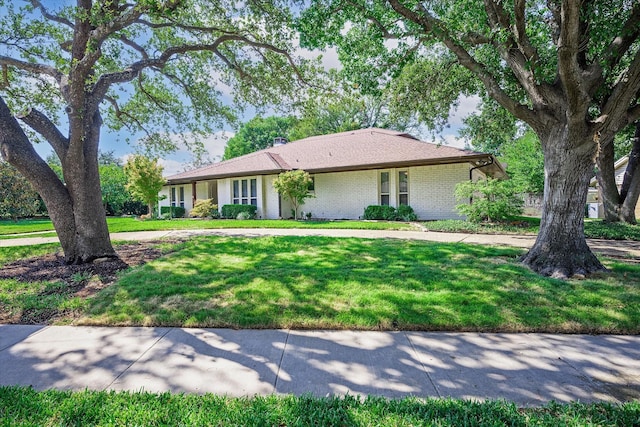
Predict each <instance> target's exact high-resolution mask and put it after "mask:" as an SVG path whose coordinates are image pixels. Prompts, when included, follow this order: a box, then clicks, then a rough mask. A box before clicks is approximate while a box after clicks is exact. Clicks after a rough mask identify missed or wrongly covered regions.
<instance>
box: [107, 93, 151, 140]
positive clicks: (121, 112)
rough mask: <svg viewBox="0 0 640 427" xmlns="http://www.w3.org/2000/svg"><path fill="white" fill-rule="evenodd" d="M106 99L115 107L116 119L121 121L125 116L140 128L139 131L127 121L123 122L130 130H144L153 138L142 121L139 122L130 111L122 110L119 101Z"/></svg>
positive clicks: (110, 98) (111, 98)
mask: <svg viewBox="0 0 640 427" xmlns="http://www.w3.org/2000/svg"><path fill="white" fill-rule="evenodd" d="M104 99H105V100H106V101H107V102H109V103H110V104H111V105H112V106H113V109H114V111H115V114H116V118H118V119H119V118H120V117H121V116H124V117H126V118H128V119H130V120H131V121H132V122H134V123H135V124H136V126H137V127H138V128H137V129H135V128H134V127H132V126H130V125H129V124H128V123H127V122H126V121H123V123H124V124H125V125H126V126H127V127H128V128H129V129H132V130H142V131H143V132H144V133H145V134H146V135H147V136H151V132H150V131H149V130H148V129H147V128H146V127H145V126H144V124H143V123H141V122H140V120H138V118H137V117H135V116H134V115H132V114H131V113H129V112H128V111H125V110H121V109H120V106H119V105H118V101H117V100H116V99H115V98H113V97H111V96H105V97H104Z"/></svg>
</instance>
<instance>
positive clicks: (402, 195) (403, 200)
mask: <svg viewBox="0 0 640 427" xmlns="http://www.w3.org/2000/svg"><path fill="white" fill-rule="evenodd" d="M408 204H409V173H408V172H407V171H400V172H398V205H408Z"/></svg>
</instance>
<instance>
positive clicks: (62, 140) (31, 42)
mask: <svg viewBox="0 0 640 427" xmlns="http://www.w3.org/2000/svg"><path fill="white" fill-rule="evenodd" d="M74 3H75V4H72V3H71V2H43V1H39V0H24V1H13V0H12V1H6V0H0V9H1V10H2V11H3V13H2V15H1V16H0V52H1V53H0V68H1V69H2V71H3V72H2V78H1V84H0V151H1V153H2V157H3V158H4V159H5V160H7V161H8V162H9V163H11V164H12V165H14V166H15V167H16V168H17V169H18V170H19V171H20V173H21V174H23V175H24V176H25V177H26V178H27V179H28V180H29V181H30V182H31V183H32V185H33V187H34V188H35V189H36V190H37V191H38V193H39V194H40V195H41V196H42V198H43V200H44V202H45V204H46V205H47V208H48V211H49V214H50V216H51V219H52V220H53V223H54V226H55V228H56V231H57V233H58V237H59V238H60V241H61V244H62V247H63V250H64V252H65V258H66V259H67V261H68V262H74V263H82V262H89V261H91V260H93V259H95V258H101V257H104V256H110V257H113V256H115V251H114V250H113V247H112V245H111V242H110V240H109V234H108V229H107V225H106V219H105V215H104V208H103V207H102V198H101V195H100V181H99V173H98V159H97V153H98V147H99V143H100V129H101V127H102V125H103V124H105V125H106V126H109V127H110V128H112V129H116V130H120V129H127V130H128V131H129V132H130V133H131V134H135V133H137V132H140V131H142V132H144V133H146V135H147V137H146V138H145V139H144V143H145V144H146V145H147V146H148V147H149V148H152V149H153V150H155V151H156V152H162V151H167V150H171V149H173V148H175V147H176V146H177V144H178V143H180V142H182V143H184V144H185V145H187V146H189V147H191V148H192V149H197V147H196V146H194V144H193V143H192V141H190V140H186V139H184V140H183V141H181V140H180V138H177V139H176V138H172V137H171V136H174V135H187V134H188V135H198V134H200V135H203V134H209V133H211V132H212V131H213V130H217V128H218V127H219V125H220V124H221V123H223V122H228V121H230V120H234V119H235V114H234V113H235V112H236V110H237V108H239V107H241V106H242V105H244V104H246V103H251V104H253V105H256V106H257V107H258V108H261V107H263V106H265V105H267V104H275V103H277V104H280V105H281V107H282V106H284V107H286V105H287V104H289V103H291V102H294V100H295V94H296V93H297V91H296V90H295V89H298V88H300V86H301V85H303V84H304V83H308V80H307V79H306V77H305V76H306V74H307V71H308V69H309V67H308V66H307V63H308V62H307V61H303V60H301V59H299V58H294V57H293V55H292V53H291V52H293V51H294V50H295V48H294V43H295V32H294V30H293V29H292V14H291V12H290V10H289V7H288V3H287V2H286V1H283V0H269V1H257V0H256V1H254V0H249V1H235V0H222V1H220V0H198V1H196V0H167V1H159V0H137V1H124V0H111V1H99V2H98V1H93V0H76V1H75V2H74ZM229 104H231V105H234V107H231V106H229ZM284 107H283V108H284ZM15 115H17V116H18V117H19V120H20V122H18V121H17V120H16V116H15ZM37 140H41V141H42V140H44V141H46V142H47V143H49V144H50V145H51V147H52V148H53V150H54V151H55V153H56V155H57V156H58V158H59V159H60V162H61V165H62V172H63V177H64V183H63V182H62V180H60V179H59V178H58V177H57V176H56V174H55V173H54V172H53V171H52V170H51V168H50V167H49V166H48V165H47V164H46V162H45V161H44V160H42V159H41V158H40V157H39V156H38V154H37V153H36V152H35V150H34V149H33V145H32V144H33V143H34V142H36V141H37Z"/></svg>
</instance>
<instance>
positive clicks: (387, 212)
mask: <svg viewBox="0 0 640 427" xmlns="http://www.w3.org/2000/svg"><path fill="white" fill-rule="evenodd" d="M363 218H364V219H382V220H387V221H395V219H396V208H394V207H393V206H383V205H369V206H367V207H366V208H365V210H364V216H363Z"/></svg>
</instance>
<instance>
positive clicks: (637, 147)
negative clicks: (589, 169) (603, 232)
mask: <svg viewBox="0 0 640 427" xmlns="http://www.w3.org/2000/svg"><path fill="white" fill-rule="evenodd" d="M597 163H598V173H597V175H596V177H597V178H598V186H599V187H600V194H601V195H602V205H603V207H604V220H605V221H606V222H626V223H628V224H635V223H636V215H635V207H636V204H637V202H638V195H640V173H639V172H640V168H639V167H638V163H640V122H638V123H636V131H635V136H634V140H633V147H632V149H631V153H630V154H629V163H628V164H627V169H626V170H625V173H624V177H623V181H622V186H621V187H620V189H618V185H617V183H616V171H615V169H614V163H615V159H614V146H613V141H609V142H608V143H607V144H606V145H605V144H603V148H602V151H601V152H600V153H599V155H598V159H597Z"/></svg>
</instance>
